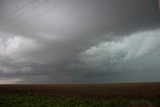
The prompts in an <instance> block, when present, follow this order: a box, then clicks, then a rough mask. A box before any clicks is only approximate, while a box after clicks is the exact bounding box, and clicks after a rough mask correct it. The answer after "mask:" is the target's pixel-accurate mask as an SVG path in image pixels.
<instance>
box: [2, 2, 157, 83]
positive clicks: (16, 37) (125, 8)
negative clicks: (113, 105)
mask: <svg viewBox="0 0 160 107" xmlns="http://www.w3.org/2000/svg"><path fill="white" fill-rule="evenodd" d="M159 56H160V13H159V9H158V1H157V0H0V84H32V83H33V84H41V83H42V84H45V83H46V84H48V83H53V84H60V83H67V84H68V83H129V82H160V78H159V76H160V66H159V64H160V57H159Z"/></svg>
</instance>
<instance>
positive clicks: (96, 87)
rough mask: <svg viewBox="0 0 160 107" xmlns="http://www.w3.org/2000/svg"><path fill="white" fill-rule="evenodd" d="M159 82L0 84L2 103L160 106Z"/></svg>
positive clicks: (2, 106)
mask: <svg viewBox="0 0 160 107" xmlns="http://www.w3.org/2000/svg"><path fill="white" fill-rule="evenodd" d="M159 106H160V83H134V84H70V85H63V84H61V85H55V84H54V85H52V84H48V85H42V84H41V85H22V84H21V85H0V107H159Z"/></svg>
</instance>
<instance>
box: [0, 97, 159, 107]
mask: <svg viewBox="0 0 160 107" xmlns="http://www.w3.org/2000/svg"><path fill="white" fill-rule="evenodd" d="M0 107H160V100H156V99H155V100H129V99H115V98H114V99H112V98H110V99H103V100H101V99H79V98H60V97H59V98H58V97H42V96H32V95H27V96H24V95H23V96H22V95H0Z"/></svg>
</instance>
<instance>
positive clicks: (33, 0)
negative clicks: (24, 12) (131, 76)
mask: <svg viewBox="0 0 160 107" xmlns="http://www.w3.org/2000/svg"><path fill="white" fill-rule="evenodd" d="M35 1H37V0H32V1H30V2H28V3H27V4H25V5H23V6H22V7H20V8H18V9H16V10H14V11H13V12H11V13H9V14H7V15H5V16H3V17H0V20H3V19H6V18H7V17H9V16H11V15H13V14H15V13H16V12H18V11H19V10H21V9H23V8H25V7H27V6H28V5H31V4H33V3H34V2H35Z"/></svg>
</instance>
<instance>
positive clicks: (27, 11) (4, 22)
mask: <svg viewBox="0 0 160 107" xmlns="http://www.w3.org/2000/svg"><path fill="white" fill-rule="evenodd" d="M49 1H50V0H47V1H44V2H42V3H40V4H39V5H36V6H34V7H32V8H31V9H29V10H28V11H25V12H23V13H21V14H19V15H17V16H15V17H13V18H11V19H9V20H7V21H6V22H4V23H2V24H0V25H4V24H7V23H9V22H11V21H12V20H14V19H16V18H17V17H19V16H22V15H24V14H26V13H28V12H30V11H32V10H33V9H35V8H38V7H40V6H41V5H43V4H45V3H47V2H49Z"/></svg>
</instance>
